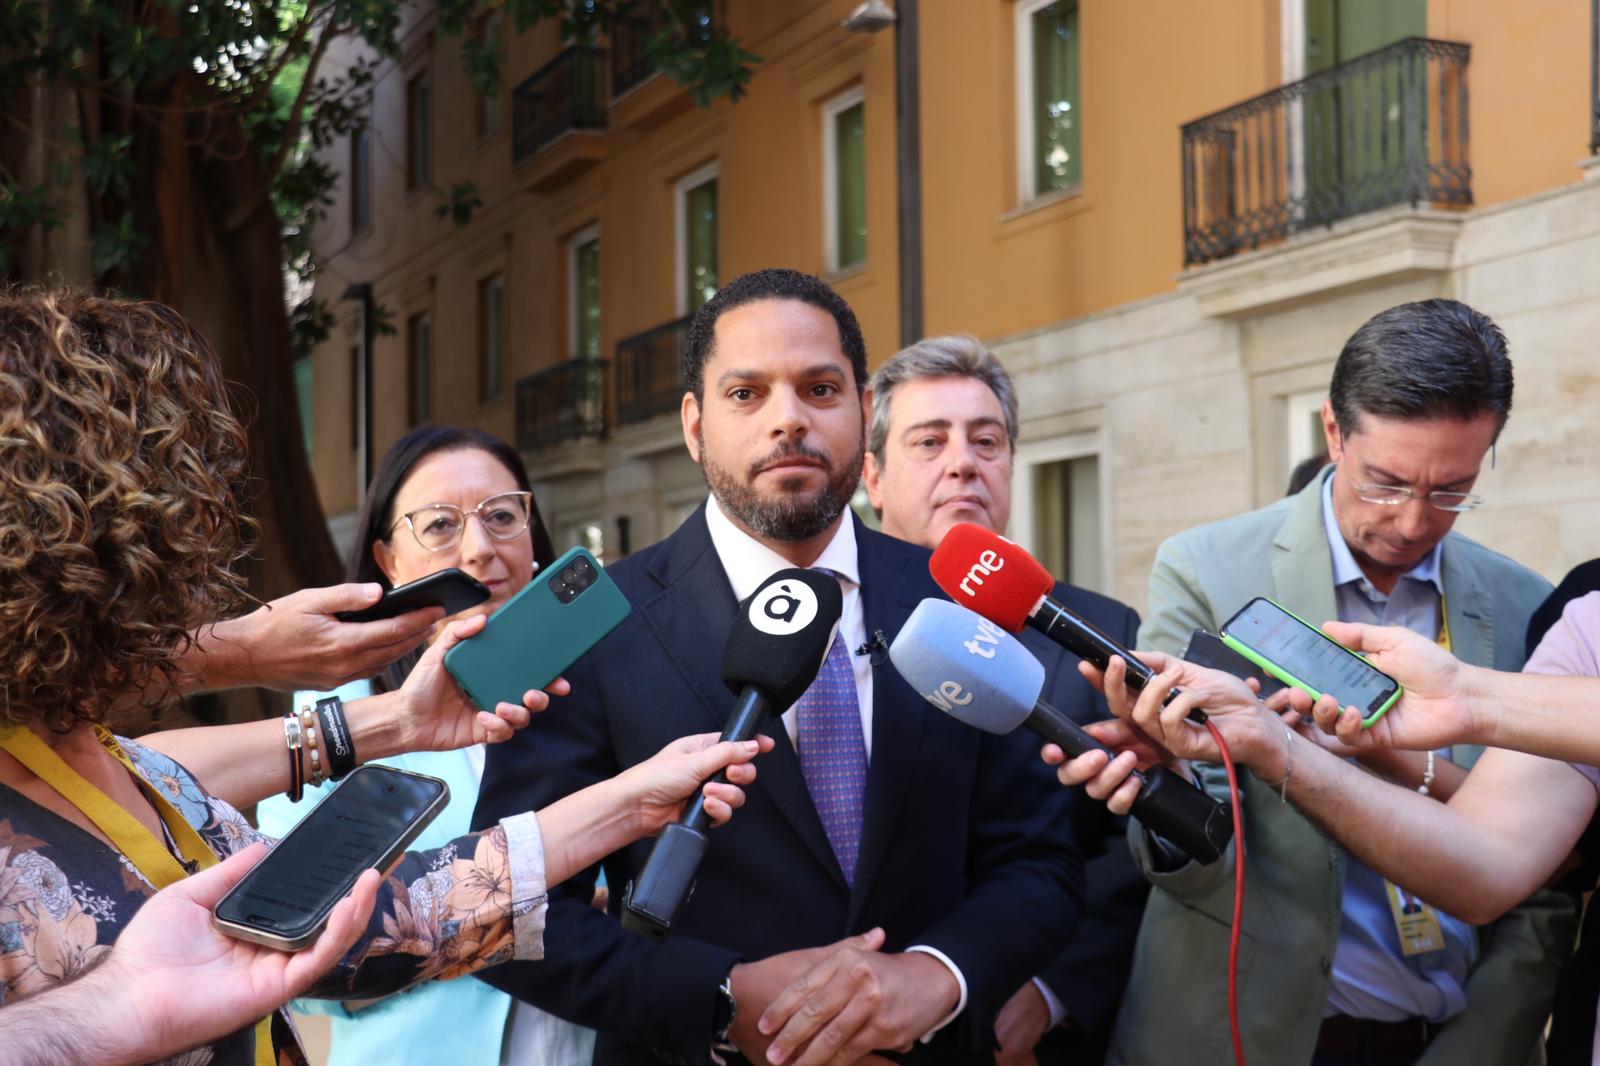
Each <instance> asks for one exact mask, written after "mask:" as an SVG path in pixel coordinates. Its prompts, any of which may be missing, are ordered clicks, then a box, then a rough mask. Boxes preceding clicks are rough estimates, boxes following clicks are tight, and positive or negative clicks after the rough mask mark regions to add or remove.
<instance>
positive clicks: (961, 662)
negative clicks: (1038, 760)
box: [889, 599, 1233, 862]
mask: <svg viewBox="0 0 1600 1066" xmlns="http://www.w3.org/2000/svg"><path fill="white" fill-rule="evenodd" d="M889 660H890V661H891V662H893V663H894V668H895V669H896V670H898V671H899V672H900V676H901V677H903V678H905V679H906V681H907V682H908V683H909V684H910V685H911V687H912V688H914V689H916V690H917V692H918V693H920V694H921V696H922V698H923V699H925V700H927V701H928V702H929V703H931V704H933V705H934V706H935V707H937V708H939V709H940V710H941V711H943V712H944V713H945V714H948V715H950V716H951V717H952V718H955V719H958V720H959V721H962V722H965V723H967V724H968V725H970V726H972V727H974V728H976V729H981V730H983V731H984V732H986V733H1002V734H1003V733H1010V732H1011V731H1012V730H1014V729H1016V728H1018V727H1019V726H1026V727H1027V728H1029V729H1031V730H1033V732H1035V733H1037V734H1038V735H1039V736H1041V737H1043V738H1044V739H1045V740H1048V741H1050V742H1051V743H1054V744H1058V745H1060V746H1061V750H1062V751H1064V752H1066V753H1067V755H1068V756H1077V755H1082V754H1084V753H1085V752H1089V751H1103V752H1106V753H1107V754H1108V755H1115V754H1116V753H1115V752H1113V751H1112V750H1111V749H1110V748H1108V747H1106V745H1104V744H1102V743H1100V741H1098V740H1096V739H1095V738H1094V737H1092V736H1090V735H1089V734H1088V733H1086V732H1084V731H1083V729H1082V727H1080V726H1079V725H1078V723H1076V722H1074V721H1073V720H1072V719H1071V718H1069V717H1067V716H1066V715H1065V714H1064V713H1062V712H1061V711H1058V710H1057V709H1056V708H1054V707H1052V706H1050V705H1049V704H1048V703H1045V702H1044V701H1043V700H1041V699H1039V696H1040V694H1041V693H1042V692H1043V691H1044V666H1043V664H1041V663H1040V662H1039V660H1038V659H1036V658H1034V656H1033V653H1031V652H1030V651H1028V649H1027V648H1024V647H1023V646H1022V645H1021V644H1020V643H1019V642H1018V641H1017V640H1016V639H1015V638H1014V637H1012V636H1011V635H1010V634H1009V633H1007V632H1006V631H1005V630H1004V629H1002V628H1000V626H998V625H996V624H995V623H993V622H991V621H989V620H988V619H987V618H984V617H983V616H982V615H980V614H977V613H975V612H973V611H969V610H968V609H967V608H965V607H962V606H960V605H959V604H954V603H950V602H949V601H947V600H935V599H926V600H923V601H922V602H921V603H919V604H917V609H916V610H914V611H912V612H911V617H910V618H909V619H907V620H906V624H905V625H904V626H902V627H901V629H900V632H899V634H898V635H897V636H896V637H895V638H894V643H893V644H891V645H890V646H889ZM1133 776H1134V777H1136V778H1137V779H1138V780H1139V782H1140V787H1139V795H1138V798H1136V799H1135V800H1134V801H1133V812H1132V813H1133V817H1135V818H1137V819H1138V820H1139V821H1140V822H1142V823H1143V824H1144V825H1145V826H1146V828H1148V829H1149V830H1150V831H1151V832H1154V833H1156V834H1158V835H1160V836H1162V837H1164V838H1165V839H1167V840H1169V841H1171V842H1172V843H1173V844H1175V845H1177V846H1178V847H1180V848H1182V849H1183V850H1184V851H1185V852H1187V853H1188V854H1189V855H1190V856H1191V857H1193V858H1195V859H1197V860H1199V861H1200V862H1214V861H1216V860H1217V859H1219V858H1221V857H1222V853H1223V852H1224V851H1226V850H1227V847H1228V841H1230V840H1232V839H1233V813H1232V808H1231V807H1230V806H1229V805H1228V804H1226V803H1221V802H1218V801H1217V800H1216V799H1213V798H1212V797H1211V796H1210V795H1208V794H1207V793H1206V792H1204V791H1203V790H1201V789H1199V788H1197V787H1196V786H1195V785H1193V784H1192V783H1190V782H1188V781H1185V780H1184V779H1183V778H1182V777H1180V776H1178V775H1177V774H1174V773H1173V772H1172V771H1170V770H1168V769H1167V768H1166V767H1165V766H1154V767H1151V768H1150V769H1149V770H1147V771H1144V772H1143V773H1141V772H1139V771H1137V770H1135V771H1134V774H1133Z"/></svg>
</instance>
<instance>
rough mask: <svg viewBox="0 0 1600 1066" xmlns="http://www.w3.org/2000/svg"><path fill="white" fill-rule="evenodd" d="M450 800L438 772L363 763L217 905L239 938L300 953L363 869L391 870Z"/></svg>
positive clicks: (215, 916)
mask: <svg viewBox="0 0 1600 1066" xmlns="http://www.w3.org/2000/svg"><path fill="white" fill-rule="evenodd" d="M448 802H450V786H448V785H446V784H445V783H444V782H443V781H441V780H439V779H438V778H437V777H427V776H425V775H423V774H413V773H410V772H408V771H405V770H396V769H394V768H392V767H388V766H379V765H376V764H369V765H367V766H360V767H357V768H356V769H355V770H354V771H353V772H352V773H351V774H350V776H349V777H347V778H345V779H344V780H343V781H341V782H340V783H339V786H338V787H337V788H335V789H334V790H333V791H332V792H329V793H328V795H327V796H326V797H324V798H323V800H322V802H321V803H319V804H317V805H316V806H315V807H314V808H312V810H311V813H310V814H308V815H306V816H305V819H304V820H303V821H301V822H300V824H299V825H296V826H295V827H294V828H293V829H291V830H289V834H288V835H287V836H285V837H284V838H283V839H282V840H280V841H278V845H277V847H275V848H273V849H272V850H271V851H270V852H268V853H267V856H266V858H264V859H262V860H261V861H260V862H259V863H257V864H256V867H255V869H253V870H251V871H250V872H249V873H247V874H245V875H244V880H242V881H240V882H239V883H238V884H236V885H234V886H233V888H231V889H229V890H228V894H227V895H225V896H223V897H222V898H221V899H220V900H218V901H217V905H216V906H215V907H213V908H212V909H211V923H212V924H213V925H214V926H216V928H217V929H218V930H220V931H221V932H224V933H226V934H227V935H229V936H231V937H236V938H238V939H240V940H250V941H254V942H255V943H257V944H265V945H267V946H268V947H273V948H277V949H279V950H280V951H298V950H299V949H300V948H303V947H305V946H306V945H307V944H309V943H311V942H312V941H313V940H315V939H316V938H317V934H318V933H319V932H321V931H322V927H323V925H324V924H326V923H327V921H328V912H330V911H332V910H333V908H334V905H335V904H336V903H338V902H339V901H340V900H341V899H343V898H344V897H345V896H346V895H347V894H348V893H349V892H350V889H351V886H353V885H354V884H355V883H356V879H357V878H359V877H360V876H361V874H362V873H363V872H364V871H366V870H370V869H374V868H376V869H379V870H387V869H388V868H389V866H390V865H391V864H392V863H393V862H394V861H395V860H396V859H398V858H399V857H400V855H401V854H402V853H403V852H404V851H405V850H406V848H407V847H409V846H410V844H411V842H412V841H413V840H415V839H417V834H418V833H421V832H422V830H423V829H425V828H426V827H427V825H428V823H429V822H431V821H433V820H434V818H436V817H437V816H438V814H439V812H440V811H442V810H444V806H445V804H446V803H448Z"/></svg>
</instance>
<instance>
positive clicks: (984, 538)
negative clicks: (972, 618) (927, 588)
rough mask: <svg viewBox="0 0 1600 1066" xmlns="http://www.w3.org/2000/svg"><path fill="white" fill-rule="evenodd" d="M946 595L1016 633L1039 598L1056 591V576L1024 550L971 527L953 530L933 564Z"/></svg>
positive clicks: (967, 524) (936, 552)
mask: <svg viewBox="0 0 1600 1066" xmlns="http://www.w3.org/2000/svg"><path fill="white" fill-rule="evenodd" d="M928 570H929V571H930V572H932V574H933V579H934V580H935V581H937V582H938V583H939V587H940V588H942V589H944V591H945V595H947V596H949V597H950V598H951V599H952V600H955V601H956V602H957V603H959V604H961V606H963V607H970V608H972V609H973V610H974V611H977V612H978V613H979V614H981V615H983V616H984V617H985V618H987V619H989V620H990V621H991V622H995V623H998V624H999V625H1000V626H1002V627H1003V628H1005V629H1009V630H1011V632H1013V633H1015V632H1018V631H1019V630H1021V629H1022V627H1023V625H1024V624H1025V623H1026V622H1027V621H1028V614H1029V612H1031V611H1032V610H1033V608H1034V606H1035V605H1036V604H1037V603H1038V602H1039V597H1041V596H1048V595H1050V591H1051V590H1052V589H1054V588H1055V587H1056V581H1055V578H1053V577H1051V576H1050V571H1048V570H1046V569H1045V568H1044V567H1042V566H1040V565H1039V560H1037V559H1035V558H1034V557H1033V556H1031V555H1029V554H1028V553H1027V552H1025V551H1023V550H1022V548H1021V547H1019V546H1018V545H1016V544H1013V543H1012V542H1011V541H1009V540H1007V539H1006V538H1004V537H1002V536H1001V535H1000V534H998V533H995V532H992V531H991V530H987V529H985V528H983V527H982V526H980V525H974V524H973V523H971V522H962V523H960V524H959V525H954V526H951V527H950V531H949V532H948V533H946V534H945V535H944V539H943V540H941V541H940V542H939V546H938V547H937V548H935V549H934V550H933V558H932V559H929V560H928Z"/></svg>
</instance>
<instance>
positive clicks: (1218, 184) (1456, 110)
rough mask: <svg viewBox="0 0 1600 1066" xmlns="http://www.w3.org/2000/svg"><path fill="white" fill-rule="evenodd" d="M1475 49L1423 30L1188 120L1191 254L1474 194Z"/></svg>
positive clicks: (1187, 262) (1186, 193)
mask: <svg viewBox="0 0 1600 1066" xmlns="http://www.w3.org/2000/svg"><path fill="white" fill-rule="evenodd" d="M1469 55H1470V48H1469V46H1468V45H1465V44H1457V43H1454V42H1450V41H1435V40H1430V39H1428V38H1424V37H1412V38H1408V39H1406V40H1404V41H1399V42H1396V43H1395V44H1392V45H1389V46H1388V47H1387V48H1382V49H1379V50H1378V51H1376V52H1372V53H1369V54H1368V55H1364V56H1360V57H1358V58H1356V59H1353V60H1351V61H1350V62H1348V63H1343V64H1340V65H1339V66H1337V67H1333V68H1331V69H1329V70H1325V71H1321V72H1319V73H1317V74H1313V75H1312V76H1310V77H1308V78H1305V79H1303V80H1301V81H1297V82H1293V83H1291V84H1288V85H1285V86H1283V87H1281V88H1278V89H1274V90H1272V91H1271V92H1268V93H1263V94H1262V95H1260V96H1257V97H1254V98H1253V99H1250V100H1246V101H1245V102H1244V103H1241V104H1236V105H1234V106H1233V107H1230V108H1227V109H1225V110H1222V111H1218V112H1216V113H1215V114H1212V115H1207V116H1206V117H1204V118H1202V119H1198V120H1196V121H1194V122H1191V123H1189V124H1187V125H1185V126H1184V127H1183V262H1184V266H1185V267H1189V266H1195V265H1197V264H1200V263H1207V262H1211V261H1213V260H1217V259H1223V258H1226V257H1228V256H1231V255H1234V254H1236V253H1238V252H1240V251H1243V250H1247V249H1255V248H1260V247H1262V246H1263V245H1265V244H1270V243H1273V242H1276V241H1281V240H1283V239H1284V238H1287V237H1290V236H1293V235H1294V234H1297V233H1301V232H1303V231H1306V230H1309V229H1312V228H1314V227H1319V226H1331V225H1332V224H1333V223H1335V222H1338V221H1339V220H1341V219H1347V218H1350V217H1352V216H1354V215H1359V214H1364V213H1367V212H1372V211H1377V210H1379V209H1381V208H1386V207H1393V206H1395V205H1399V204H1406V203H1409V204H1411V205H1412V206H1413V207H1415V206H1417V205H1419V204H1430V205H1450V206H1466V205H1470V204H1471V203H1472V167H1471V165H1470V163H1469V161H1468V154H1467V60H1468V57H1469Z"/></svg>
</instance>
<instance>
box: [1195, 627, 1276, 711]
mask: <svg viewBox="0 0 1600 1066" xmlns="http://www.w3.org/2000/svg"><path fill="white" fill-rule="evenodd" d="M1178 658H1180V659H1182V660H1183V661H1184V662H1190V663H1194V664H1195V665H1196V666H1204V667H1207V668H1209V669H1212V670H1221V671H1222V672H1223V673H1225V674H1232V675H1233V676H1234V677H1237V678H1239V679H1240V680H1245V679H1247V678H1252V677H1253V678H1255V680H1256V684H1258V685H1260V686H1261V698H1262V699H1266V698H1267V697H1268V696H1270V695H1272V694H1273V693H1274V692H1277V691H1278V690H1280V689H1282V688H1283V687H1284V684H1283V682H1282V681H1279V680H1278V679H1277V678H1275V677H1273V676H1272V675H1271V674H1269V673H1267V672H1266V671H1265V670H1262V669H1261V667H1259V666H1257V665H1256V664H1255V663H1253V662H1251V661H1250V660H1249V659H1246V658H1245V657H1244V656H1243V655H1240V654H1239V653H1238V652H1236V651H1234V650H1233V649H1232V648H1230V647H1228V646H1227V645H1226V644H1224V643H1223V642H1222V638H1221V637H1219V636H1217V635H1216V634H1215V633H1208V632H1206V631H1205V630H1204V629H1196V630H1195V631H1194V632H1192V633H1190V634H1189V643H1188V644H1187V645H1186V646H1185V647H1184V649H1183V654H1182V655H1180V656H1178Z"/></svg>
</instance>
